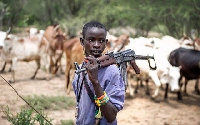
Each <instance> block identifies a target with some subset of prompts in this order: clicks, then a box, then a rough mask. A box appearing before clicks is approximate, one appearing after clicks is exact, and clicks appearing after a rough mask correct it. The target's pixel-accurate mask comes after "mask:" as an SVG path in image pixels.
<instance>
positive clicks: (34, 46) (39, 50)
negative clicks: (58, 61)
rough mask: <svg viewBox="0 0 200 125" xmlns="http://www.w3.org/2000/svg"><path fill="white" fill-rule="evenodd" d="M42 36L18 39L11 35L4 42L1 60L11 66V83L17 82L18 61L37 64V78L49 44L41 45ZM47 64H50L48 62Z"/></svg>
mask: <svg viewBox="0 0 200 125" xmlns="http://www.w3.org/2000/svg"><path fill="white" fill-rule="evenodd" d="M41 39H42V36H34V37H17V36H15V35H12V34H9V35H7V37H6V39H5V40H4V46H3V49H2V52H1V58H2V59H3V60H5V61H6V62H8V63H12V64H11V71H12V78H11V80H10V81H11V82H15V68H16V63H17V61H27V62H28V61H32V60H35V61H36V63H37V69H36V71H35V73H34V75H33V76H32V77H31V78H32V79H34V78H35V76H36V74H37V71H38V70H39V68H40V60H41V58H42V57H43V56H44V55H46V54H47V49H46V48H47V47H46V46H47V44H46V43H41ZM45 64H49V63H48V62H46V63H45ZM47 71H48V70H47Z"/></svg>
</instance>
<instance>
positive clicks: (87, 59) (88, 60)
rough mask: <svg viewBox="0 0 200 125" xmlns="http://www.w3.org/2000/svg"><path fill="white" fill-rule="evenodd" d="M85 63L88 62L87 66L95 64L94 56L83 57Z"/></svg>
mask: <svg viewBox="0 0 200 125" xmlns="http://www.w3.org/2000/svg"><path fill="white" fill-rule="evenodd" d="M85 62H86V63H88V62H90V63H89V64H97V59H96V58H95V57H94V56H92V55H89V56H88V57H85Z"/></svg>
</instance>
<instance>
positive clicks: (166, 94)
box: [164, 83, 169, 99]
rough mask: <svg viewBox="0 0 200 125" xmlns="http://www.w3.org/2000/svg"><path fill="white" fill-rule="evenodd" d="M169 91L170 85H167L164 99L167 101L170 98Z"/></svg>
mask: <svg viewBox="0 0 200 125" xmlns="http://www.w3.org/2000/svg"><path fill="white" fill-rule="evenodd" d="M168 89H169V84H168V83H167V84H166V87H165V95H164V99H167V98H168Z"/></svg>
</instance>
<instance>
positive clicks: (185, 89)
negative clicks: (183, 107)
mask: <svg viewBox="0 0 200 125" xmlns="http://www.w3.org/2000/svg"><path fill="white" fill-rule="evenodd" d="M187 84H188V80H187V79H186V78H185V86H184V94H185V95H188V94H187Z"/></svg>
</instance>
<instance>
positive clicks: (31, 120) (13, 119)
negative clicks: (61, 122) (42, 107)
mask: <svg viewBox="0 0 200 125" xmlns="http://www.w3.org/2000/svg"><path fill="white" fill-rule="evenodd" d="M3 113H4V114H5V115H6V118H7V119H8V121H9V122H10V123H12V124H13V125H36V124H39V125H50V123H49V122H51V121H52V120H50V121H46V120H45V119H47V117H46V116H45V119H44V118H43V117H42V116H41V115H39V114H37V113H35V114H34V112H33V109H26V110H21V112H19V113H17V114H16V115H14V114H13V113H12V112H10V110H9V107H7V109H4V110H3ZM41 114H42V115H44V113H41Z"/></svg>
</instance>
